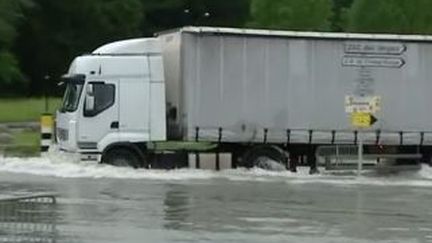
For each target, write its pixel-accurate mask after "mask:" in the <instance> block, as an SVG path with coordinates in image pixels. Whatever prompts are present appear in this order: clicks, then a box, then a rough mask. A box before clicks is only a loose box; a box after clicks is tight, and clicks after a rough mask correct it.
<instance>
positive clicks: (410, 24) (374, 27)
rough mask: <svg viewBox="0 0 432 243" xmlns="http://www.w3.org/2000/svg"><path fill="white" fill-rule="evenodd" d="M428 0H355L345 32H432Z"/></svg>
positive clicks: (431, 15) (430, 3)
mask: <svg viewBox="0 0 432 243" xmlns="http://www.w3.org/2000/svg"><path fill="white" fill-rule="evenodd" d="M431 23H432V1H430V0H379V1H376V0H356V1H355V2H354V4H353V6H352V8H351V9H350V10H349V12H348V23H347V28H346V29H347V30H348V31H356V32H381V33H401V34H414V33H416V34H430V33H432V24H431Z"/></svg>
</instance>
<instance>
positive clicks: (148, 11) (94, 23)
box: [0, 0, 432, 95]
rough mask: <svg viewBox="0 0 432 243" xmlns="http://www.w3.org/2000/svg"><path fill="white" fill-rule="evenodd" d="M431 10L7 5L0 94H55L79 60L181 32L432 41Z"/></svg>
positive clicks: (368, 4)
mask: <svg viewBox="0 0 432 243" xmlns="http://www.w3.org/2000/svg"><path fill="white" fill-rule="evenodd" d="M431 10H432V1H430V0H230V1H215V0H157V1H155V0H86V1H76V0H61V1H59V0H0V94H4V93H5V92H9V90H10V89H15V91H16V92H21V94H23V93H22V91H23V89H24V88H25V89H26V91H27V93H28V94H31V95H37V94H41V93H43V91H44V90H45V89H47V88H48V89H49V90H50V93H51V94H52V93H53V92H52V91H53V90H54V89H56V88H55V83H56V82H57V80H58V77H59V76H60V75H61V74H63V73H65V72H66V71H67V68H68V65H69V63H70V62H71V61H72V59H73V58H74V57H75V56H77V55H80V54H83V53H85V52H90V51H92V50H93V49H95V48H96V47H98V46H100V45H102V44H104V43H108V42H112V41H116V40H120V39H126V38H134V37H140V36H152V35H153V34H154V33H155V32H158V31H161V30H166V29H171V28H178V27H181V26H187V25H205V26H228V27H244V26H248V27H255V28H272V29H287V30H310V31H352V32H384V33H408V34H411V33H418V34H431V33H432V24H431V23H432V11H431ZM45 75H50V76H51V77H53V78H52V79H51V81H50V83H49V86H47V83H46V82H45V81H44V77H45ZM27 79H28V80H29V85H28V86H25V85H24V84H25V83H24V81H25V80H27Z"/></svg>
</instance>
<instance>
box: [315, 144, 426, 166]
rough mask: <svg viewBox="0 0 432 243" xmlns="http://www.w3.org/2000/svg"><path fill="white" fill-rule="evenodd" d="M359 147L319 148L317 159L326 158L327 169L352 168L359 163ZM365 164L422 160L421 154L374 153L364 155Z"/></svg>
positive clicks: (333, 146) (335, 146)
mask: <svg viewBox="0 0 432 243" xmlns="http://www.w3.org/2000/svg"><path fill="white" fill-rule="evenodd" d="M358 150H359V147H358V146H357V145H326V146H320V147H318V148H317V151H316V156H317V158H324V164H325V167H326V169H337V168H338V167H346V166H350V165H351V166H352V165H354V164H356V163H357V162H358V152H359V151H358ZM362 158H363V160H364V161H363V162H364V164H365V165H366V166H375V165H377V161H378V159H387V160H396V159H416V160H418V159H421V158H422V155H421V154H420V153H407V154H403V153H380V154H377V153H374V154H368V153H365V154H363V157H362Z"/></svg>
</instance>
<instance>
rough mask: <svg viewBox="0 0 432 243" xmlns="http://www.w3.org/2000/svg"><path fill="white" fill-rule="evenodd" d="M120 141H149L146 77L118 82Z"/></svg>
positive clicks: (147, 86)
mask: <svg viewBox="0 0 432 243" xmlns="http://www.w3.org/2000/svg"><path fill="white" fill-rule="evenodd" d="M119 83H120V97H119V100H120V109H119V115H120V139H121V140H122V141H128V142H146V141H149V140H150V82H149V79H148V77H141V78H127V79H122V80H120V82H119Z"/></svg>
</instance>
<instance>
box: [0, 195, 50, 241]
mask: <svg viewBox="0 0 432 243" xmlns="http://www.w3.org/2000/svg"><path fill="white" fill-rule="evenodd" d="M56 204H57V200H56V196H55V195H52V194H37V195H31V196H20V197H9V198H0V243H6V242H8V243H9V242H41V243H51V242H55V241H56V217H57V216H56Z"/></svg>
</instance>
